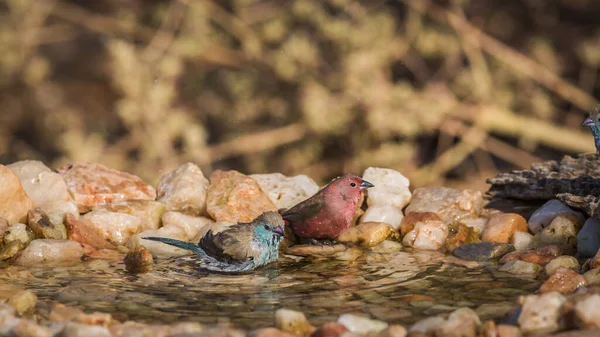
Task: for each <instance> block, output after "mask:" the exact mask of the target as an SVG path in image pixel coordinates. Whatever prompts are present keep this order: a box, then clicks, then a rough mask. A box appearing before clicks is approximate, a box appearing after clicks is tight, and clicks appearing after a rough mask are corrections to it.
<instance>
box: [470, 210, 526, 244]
mask: <svg viewBox="0 0 600 337" xmlns="http://www.w3.org/2000/svg"><path fill="white" fill-rule="evenodd" d="M515 232H527V220H525V218H524V217H522V216H520V215H519V214H515V213H496V214H494V215H492V217H491V218H490V220H489V221H488V223H487V225H486V226H485V228H484V230H483V233H482V235H481V241H487V242H501V243H509V242H510V240H511V239H512V237H513V235H514V234H515Z"/></svg>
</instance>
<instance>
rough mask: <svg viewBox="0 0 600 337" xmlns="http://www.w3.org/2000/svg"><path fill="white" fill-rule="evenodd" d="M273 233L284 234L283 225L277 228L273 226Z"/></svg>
mask: <svg viewBox="0 0 600 337" xmlns="http://www.w3.org/2000/svg"><path fill="white" fill-rule="evenodd" d="M273 233H275V234H277V235H279V236H283V235H284V234H283V227H281V226H277V227H275V228H273Z"/></svg>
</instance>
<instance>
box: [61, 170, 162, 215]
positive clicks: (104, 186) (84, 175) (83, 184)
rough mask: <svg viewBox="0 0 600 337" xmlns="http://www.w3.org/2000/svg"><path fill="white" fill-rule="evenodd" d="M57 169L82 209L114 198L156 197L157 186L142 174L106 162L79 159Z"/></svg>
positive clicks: (88, 209) (137, 198) (82, 210)
mask: <svg viewBox="0 0 600 337" xmlns="http://www.w3.org/2000/svg"><path fill="white" fill-rule="evenodd" d="M57 172H58V173H59V174H60V175H61V176H62V177H63V178H64V179H65V182H66V184H67V188H68V189H69V192H70V194H71V195H72V196H73V197H74V199H75V202H76V203H77V207H78V208H79V212H80V213H85V212H88V211H90V210H91V209H92V208H94V207H96V206H99V205H104V204H107V203H109V202H112V201H114V200H155V199H156V190H154V188H153V187H152V186H150V185H148V184H146V183H145V182H144V181H142V179H140V178H139V177H137V176H135V175H133V174H129V173H126V172H121V171H117V170H113V169H111V168H108V167H106V166H104V165H100V164H92V163H85V162H78V163H73V164H69V165H66V166H63V167H61V168H59V169H58V170H57Z"/></svg>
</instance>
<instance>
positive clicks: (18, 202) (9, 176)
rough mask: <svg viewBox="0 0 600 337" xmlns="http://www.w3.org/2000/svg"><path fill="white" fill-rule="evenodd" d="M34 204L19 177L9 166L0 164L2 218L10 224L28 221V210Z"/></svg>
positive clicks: (0, 208)
mask: <svg viewBox="0 0 600 337" xmlns="http://www.w3.org/2000/svg"><path fill="white" fill-rule="evenodd" d="M33 206H34V205H33V201H32V200H31V198H29V196H28V195H27V193H26V192H25V190H24V189H23V185H21V181H20V180H19V177H17V175H16V174H15V173H14V172H13V171H12V170H11V169H9V168H8V167H6V166H4V165H0V218H4V219H5V220H6V221H8V223H9V224H14V223H18V222H21V223H23V222H26V221H27V212H29V210H30V209H32V208H33Z"/></svg>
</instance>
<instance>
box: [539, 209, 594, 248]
mask: <svg viewBox="0 0 600 337" xmlns="http://www.w3.org/2000/svg"><path fill="white" fill-rule="evenodd" d="M580 228H581V225H580V224H579V220H578V218H577V216H575V215H574V214H572V213H567V214H563V215H559V216H557V217H556V218H554V220H552V222H551V223H550V225H549V226H548V227H546V228H544V230H542V231H541V232H539V233H537V234H536V235H534V236H533V241H532V247H534V248H537V247H544V246H548V245H556V246H559V247H560V248H561V249H562V250H563V252H564V253H565V254H568V255H575V252H576V251H577V241H578V240H577V233H578V232H579V229H580ZM594 253H595V252H594ZM592 255H593V254H592ZM592 255H590V256H592Z"/></svg>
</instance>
